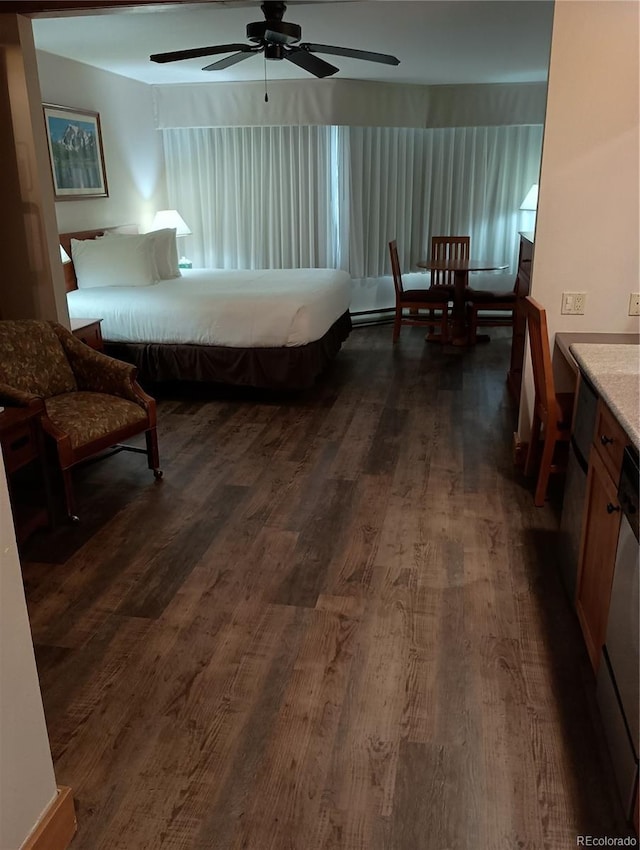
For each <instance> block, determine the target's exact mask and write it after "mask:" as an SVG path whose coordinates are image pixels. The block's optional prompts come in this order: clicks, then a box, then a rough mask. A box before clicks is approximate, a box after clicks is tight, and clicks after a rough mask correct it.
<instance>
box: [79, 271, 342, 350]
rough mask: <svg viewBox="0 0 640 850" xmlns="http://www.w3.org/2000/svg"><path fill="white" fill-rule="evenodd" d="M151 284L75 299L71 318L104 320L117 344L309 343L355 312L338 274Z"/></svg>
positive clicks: (260, 274) (203, 277)
mask: <svg viewBox="0 0 640 850" xmlns="http://www.w3.org/2000/svg"><path fill="white" fill-rule="evenodd" d="M182 274H183V276H182V277H179V278H175V279H174V280H164V281H160V282H159V283H156V284H153V285H152V286H103V287H93V288H89V289H77V290H75V291H73V292H70V293H68V295H67V302H68V305H69V315H70V317H71V318H72V319H79V318H101V319H102V326H101V327H102V336H103V338H104V339H106V340H109V341H111V342H162V343H184V342H186V343H197V344H199V345H224V346H231V347H234V348H248V347H252V348H253V347H280V346H296V345H305V344H306V343H308V342H312V341H314V340H316V339H320V337H321V336H323V334H324V333H326V331H327V330H328V329H329V327H330V326H331V325H332V324H333V323H334V322H335V320H336V319H337V318H338V317H339V316H341V315H342V314H343V313H344V312H345V311H346V310H348V309H349V301H350V288H349V284H350V278H349V275H348V274H347V273H346V272H342V271H336V270H334V269H278V270H255V271H246V270H237V271H225V270H219V269H186V270H184V271H183V272H182Z"/></svg>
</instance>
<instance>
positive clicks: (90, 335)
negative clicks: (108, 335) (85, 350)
mask: <svg viewBox="0 0 640 850" xmlns="http://www.w3.org/2000/svg"><path fill="white" fill-rule="evenodd" d="M73 335H74V336H76V337H77V338H78V339H79V340H80V341H81V342H84V343H85V345H89V346H91V348H95V349H96V351H102V333H101V331H100V323H99V322H93V323H92V324H90V325H86V326H85V327H83V328H79V329H78V330H74V332H73Z"/></svg>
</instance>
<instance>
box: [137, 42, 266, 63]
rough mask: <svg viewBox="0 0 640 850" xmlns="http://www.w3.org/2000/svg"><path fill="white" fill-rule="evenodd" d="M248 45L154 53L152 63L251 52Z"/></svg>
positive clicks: (222, 45) (225, 45)
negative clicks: (237, 51)
mask: <svg viewBox="0 0 640 850" xmlns="http://www.w3.org/2000/svg"><path fill="white" fill-rule="evenodd" d="M253 49H254V48H253V47H252V46H251V45H250V44H216V45H214V46H213V47H194V48H192V49H191V50H172V51H171V52H170V53H154V54H152V55H151V56H150V57H149V59H150V60H151V61H152V62H178V61H179V60H180V59H197V58H198V57H199V56H215V54H216V53H235V51H236V50H239V51H240V52H241V53H248V52H249V51H253Z"/></svg>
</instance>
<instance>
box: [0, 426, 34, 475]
mask: <svg viewBox="0 0 640 850" xmlns="http://www.w3.org/2000/svg"><path fill="white" fill-rule="evenodd" d="M38 451H39V449H38V440H37V437H36V433H35V430H34V427H33V425H32V423H31V422H30V421H25V422H21V423H19V424H16V425H15V426H13V427H11V428H7V429H6V431H3V433H2V454H3V455H4V463H5V467H6V470H7V472H8V473H12V472H15V471H16V470H17V469H20V468H21V467H23V466H24V465H25V464H27V463H29V462H30V461H32V460H34V459H35V458H37V457H38Z"/></svg>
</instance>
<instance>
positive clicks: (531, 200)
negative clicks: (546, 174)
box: [520, 183, 538, 210]
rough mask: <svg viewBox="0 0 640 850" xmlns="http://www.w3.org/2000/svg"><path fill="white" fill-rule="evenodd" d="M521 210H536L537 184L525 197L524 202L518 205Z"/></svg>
mask: <svg viewBox="0 0 640 850" xmlns="http://www.w3.org/2000/svg"><path fill="white" fill-rule="evenodd" d="M520 209H521V210H537V209H538V184H537V183H534V184H533V186H532V187H531V188H530V189H529V191H528V192H527V194H526V195H525V198H524V201H523V202H522V203H521V204H520Z"/></svg>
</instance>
